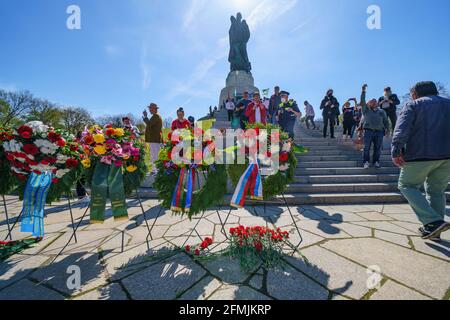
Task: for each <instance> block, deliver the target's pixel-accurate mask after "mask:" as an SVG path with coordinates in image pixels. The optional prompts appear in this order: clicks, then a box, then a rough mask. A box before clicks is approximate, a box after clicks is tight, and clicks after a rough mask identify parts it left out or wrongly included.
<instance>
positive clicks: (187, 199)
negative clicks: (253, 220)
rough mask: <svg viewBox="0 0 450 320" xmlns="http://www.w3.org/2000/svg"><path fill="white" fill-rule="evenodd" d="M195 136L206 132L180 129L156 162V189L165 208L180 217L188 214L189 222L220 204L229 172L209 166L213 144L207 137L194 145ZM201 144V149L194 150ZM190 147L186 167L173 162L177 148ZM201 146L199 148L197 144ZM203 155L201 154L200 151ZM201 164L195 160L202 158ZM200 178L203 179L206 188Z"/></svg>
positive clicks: (223, 168) (170, 137)
mask: <svg viewBox="0 0 450 320" xmlns="http://www.w3.org/2000/svg"><path fill="white" fill-rule="evenodd" d="M194 135H196V136H197V135H201V136H203V135H204V132H203V130H201V129H199V128H195V129H194V130H177V131H175V132H174V133H170V134H169V141H170V142H168V143H166V144H165V145H164V146H163V147H162V149H161V152H160V154H159V160H158V161H157V163H156V166H157V168H158V174H157V176H156V179H155V182H154V184H153V187H154V188H155V189H156V190H157V191H158V196H159V199H160V200H161V201H162V206H163V207H165V208H167V209H171V210H172V211H173V212H175V213H178V214H187V215H188V217H189V219H192V217H193V216H195V215H197V214H199V213H201V212H205V211H206V210H208V209H209V208H211V207H213V206H216V205H221V204H223V202H224V196H225V194H226V192H227V182H228V177H227V172H226V168H225V166H224V165H216V164H209V163H210V162H209V161H208V160H209V159H211V158H212V159H214V155H215V153H214V141H213V140H212V138H207V137H205V139H204V142H195V139H194ZM198 143H202V146H201V147H202V148H201V149H200V148H195V146H196V144H198ZM183 144H184V145H187V146H188V147H187V150H188V154H189V157H187V156H183V158H184V159H185V160H186V163H185V164H182V165H176V164H174V162H173V161H172V158H173V155H174V153H175V152H176V151H175V150H174V148H175V147H180V146H182V145H183ZM197 147H199V145H197ZM195 149H197V150H203V152H201V153H202V154H198V153H199V151H195ZM198 157H200V158H202V159H203V160H202V161H201V164H200V163H198V161H195V163H197V164H193V163H194V161H193V160H194V159H200V158H198ZM198 178H203V180H204V182H203V186H201V185H200V181H197V179H198Z"/></svg>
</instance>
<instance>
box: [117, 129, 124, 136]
mask: <svg viewBox="0 0 450 320" xmlns="http://www.w3.org/2000/svg"><path fill="white" fill-rule="evenodd" d="M115 135H116V136H118V137H123V136H124V135H125V131H124V130H123V129H122V128H117V129H116V130H115Z"/></svg>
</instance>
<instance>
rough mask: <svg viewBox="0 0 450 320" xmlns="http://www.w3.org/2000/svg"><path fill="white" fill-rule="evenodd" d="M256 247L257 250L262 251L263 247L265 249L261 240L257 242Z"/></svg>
mask: <svg viewBox="0 0 450 320" xmlns="http://www.w3.org/2000/svg"><path fill="white" fill-rule="evenodd" d="M255 249H256V251H258V252H261V251H262V249H263V245H262V243H261V242H256V243H255Z"/></svg>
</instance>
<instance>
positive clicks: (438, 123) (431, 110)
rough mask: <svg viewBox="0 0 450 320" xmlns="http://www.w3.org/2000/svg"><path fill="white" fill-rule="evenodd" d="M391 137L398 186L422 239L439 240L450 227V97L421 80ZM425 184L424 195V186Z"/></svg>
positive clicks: (432, 84) (413, 90)
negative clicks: (449, 214)
mask: <svg viewBox="0 0 450 320" xmlns="http://www.w3.org/2000/svg"><path fill="white" fill-rule="evenodd" d="M411 96H412V99H413V101H412V102H409V103H407V104H406V105H405V107H404V108H403V110H402V113H401V115H400V119H399V120H398V122H397V125H396V127H395V131H394V137H393V140H392V159H393V162H394V164H395V165H396V166H398V167H400V168H401V169H402V170H401V173H400V179H399V189H400V191H401V192H402V193H403V195H404V196H405V198H406V199H407V200H408V202H409V203H410V205H411V207H412V208H413V210H414V212H415V213H416V215H417V217H418V218H419V220H420V222H421V223H422V224H423V226H424V227H423V228H420V229H419V231H420V233H421V235H422V238H423V239H429V240H433V241H439V240H440V235H441V233H443V232H445V231H447V230H449V229H450V224H449V223H447V222H445V221H444V219H445V214H446V213H445V210H446V209H445V206H446V203H447V197H446V195H445V190H446V189H447V188H448V183H449V181H450V99H445V98H442V97H439V96H438V90H437V88H436V85H435V84H434V83H433V82H420V83H418V84H416V85H415V86H414V88H413V89H412V90H411ZM424 185H425V193H426V195H424V194H423V193H422V191H421V188H422V187H423V186H424Z"/></svg>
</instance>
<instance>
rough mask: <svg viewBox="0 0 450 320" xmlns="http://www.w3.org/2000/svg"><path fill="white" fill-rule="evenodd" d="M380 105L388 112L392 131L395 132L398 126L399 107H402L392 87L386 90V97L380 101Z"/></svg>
mask: <svg viewBox="0 0 450 320" xmlns="http://www.w3.org/2000/svg"><path fill="white" fill-rule="evenodd" d="M378 104H379V106H380V108H381V109H383V110H384V111H385V112H386V114H387V116H388V118H389V120H391V125H392V130H394V128H395V125H396V124H397V106H398V105H400V100H399V99H398V97H397V95H396V94H393V93H392V89H391V87H387V88H385V89H384V96H382V97H381V98H380V99H378Z"/></svg>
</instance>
